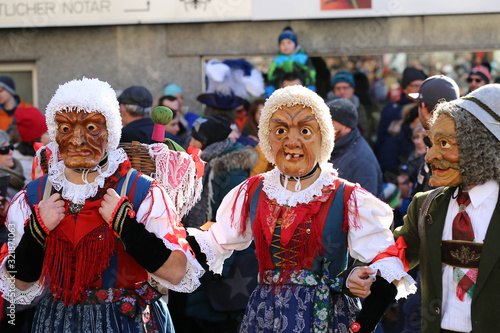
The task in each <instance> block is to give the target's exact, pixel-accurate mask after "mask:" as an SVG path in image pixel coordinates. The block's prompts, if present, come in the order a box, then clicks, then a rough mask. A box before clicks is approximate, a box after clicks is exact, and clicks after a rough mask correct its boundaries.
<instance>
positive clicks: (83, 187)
mask: <svg viewBox="0 0 500 333" xmlns="http://www.w3.org/2000/svg"><path fill="white" fill-rule="evenodd" d="M45 114H46V120H47V128H48V133H49V136H50V138H51V140H52V142H51V143H50V144H49V146H48V147H47V149H48V150H50V151H51V157H50V163H49V166H50V168H49V170H48V174H47V175H45V176H43V177H41V178H38V179H36V180H34V181H32V182H30V183H29V184H28V185H27V187H26V188H25V189H23V190H22V191H20V192H19V193H18V194H17V195H16V196H15V197H14V199H13V200H12V202H11V206H10V210H9V212H8V215H7V221H6V224H7V226H8V229H9V231H10V233H11V234H12V236H13V238H12V239H11V242H10V244H9V255H8V256H7V257H6V258H5V259H4V260H3V262H2V265H1V268H0V291H1V292H2V293H3V297H4V298H5V299H6V300H8V301H10V302H11V303H15V304H30V303H31V302H33V300H34V299H35V298H37V296H40V295H42V294H43V292H44V291H46V292H45V295H44V296H43V297H42V298H41V300H40V302H39V303H38V305H37V310H36V314H35V319H34V323H33V328H32V331H33V332H44V333H45V332H171V331H173V325H172V322H171V319H170V316H169V314H168V310H167V307H166V305H165V304H164V303H163V301H162V300H160V297H161V294H160V293H159V292H158V291H157V290H156V289H155V288H152V287H151V285H150V284H149V283H148V281H149V278H150V274H151V275H152V276H153V278H154V280H155V281H156V282H157V283H158V284H159V285H161V286H163V287H166V288H169V289H172V290H176V291H180V292H191V291H193V290H194V289H196V287H197V286H198V285H199V277H200V276H201V275H202V274H203V269H202V268H201V266H200V265H199V263H198V262H197V261H196V259H195V258H194V256H193V254H192V251H191V249H190V247H189V245H188V243H187V242H186V240H185V231H184V229H183V227H182V225H181V223H180V218H179V215H178V213H177V209H176V207H175V206H174V203H173V202H172V200H171V198H170V197H169V195H168V194H167V192H166V191H165V189H164V187H163V186H162V185H161V184H160V183H159V182H158V181H156V180H153V179H152V178H150V177H149V176H146V175H143V174H141V173H139V172H137V171H136V170H134V169H133V168H131V163H130V161H129V159H128V157H127V154H126V153H125V151H124V150H123V149H122V148H118V143H119V141H120V133H121V127H122V126H121V118H120V112H119V106H118V101H117V99H116V94H115V92H114V90H113V89H112V88H111V87H110V85H109V84H108V83H106V82H103V81H100V80H98V79H87V78H83V79H82V80H73V81H70V82H67V83H65V84H63V85H61V86H60V87H59V89H58V90H57V91H56V93H55V94H54V96H53V97H52V99H51V101H50V103H49V104H48V106H47V109H46V113H45Z"/></svg>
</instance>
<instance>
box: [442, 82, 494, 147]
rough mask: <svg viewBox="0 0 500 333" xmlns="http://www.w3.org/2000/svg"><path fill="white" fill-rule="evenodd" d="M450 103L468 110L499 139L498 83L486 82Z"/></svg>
mask: <svg viewBox="0 0 500 333" xmlns="http://www.w3.org/2000/svg"><path fill="white" fill-rule="evenodd" d="M450 103H452V104H455V105H458V106H460V107H461V108H464V109H465V110H467V111H469V112H470V113H471V114H472V115H473V116H474V117H476V118H477V119H478V120H479V121H480V122H481V123H483V125H484V126H485V127H486V128H487V129H488V130H489V131H490V132H491V133H492V134H493V135H494V136H495V137H496V138H497V139H498V140H499V141H500V84H497V83H492V84H486V85H484V86H482V87H480V88H478V89H476V90H474V91H473V92H471V93H469V94H468V95H466V96H463V97H461V98H458V99H456V100H454V101H451V102H450Z"/></svg>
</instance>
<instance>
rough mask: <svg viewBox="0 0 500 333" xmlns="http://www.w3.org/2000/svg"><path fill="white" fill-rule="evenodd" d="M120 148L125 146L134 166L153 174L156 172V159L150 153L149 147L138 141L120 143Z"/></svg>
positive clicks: (145, 172) (138, 169) (149, 174)
mask: <svg viewBox="0 0 500 333" xmlns="http://www.w3.org/2000/svg"><path fill="white" fill-rule="evenodd" d="M118 148H123V149H124V150H125V152H126V153H127V155H128V158H129V160H130V163H131V164H132V168H134V169H136V170H137V171H140V172H142V173H143V174H145V175H148V176H151V175H152V174H154V173H155V172H156V165H155V162H154V160H153V159H152V158H151V156H150V155H149V150H148V148H147V147H145V146H143V145H141V143H140V142H138V141H133V142H125V143H120V144H119V145H118Z"/></svg>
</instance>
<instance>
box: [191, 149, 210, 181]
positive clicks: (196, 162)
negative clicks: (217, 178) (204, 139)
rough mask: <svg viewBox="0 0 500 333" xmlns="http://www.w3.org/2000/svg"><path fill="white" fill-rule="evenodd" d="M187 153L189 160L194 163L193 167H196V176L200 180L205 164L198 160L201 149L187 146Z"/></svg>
mask: <svg viewBox="0 0 500 333" xmlns="http://www.w3.org/2000/svg"><path fill="white" fill-rule="evenodd" d="M187 153H188V154H189V155H191V158H192V159H193V161H194V165H195V166H196V176H197V177H198V179H200V178H201V177H203V174H204V173H205V164H206V163H207V162H205V161H203V160H202V159H201V158H200V156H201V149H199V148H195V147H193V146H189V147H188V150H187Z"/></svg>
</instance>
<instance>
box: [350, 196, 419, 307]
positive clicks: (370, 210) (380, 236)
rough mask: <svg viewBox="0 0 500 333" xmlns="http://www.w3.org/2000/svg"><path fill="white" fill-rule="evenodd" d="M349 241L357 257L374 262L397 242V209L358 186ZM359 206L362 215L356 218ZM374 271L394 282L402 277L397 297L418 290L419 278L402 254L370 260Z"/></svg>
mask: <svg viewBox="0 0 500 333" xmlns="http://www.w3.org/2000/svg"><path fill="white" fill-rule="evenodd" d="M349 202H350V204H349V232H348V237H347V239H348V244H349V249H350V254H351V256H352V257H353V258H354V259H358V260H360V261H362V262H365V263H371V262H372V261H373V259H375V257H376V256H377V255H379V254H380V253H383V252H386V250H387V248H388V247H389V246H391V245H395V242H394V237H393V235H392V232H391V230H390V229H389V228H390V226H391V224H392V220H393V213H392V209H391V207H389V205H387V204H386V203H384V202H382V201H381V200H379V199H378V198H376V197H375V196H373V195H372V194H371V193H369V192H367V191H366V190H364V189H361V188H358V187H357V188H356V189H355V190H354V191H353V193H352V194H351V200H350V201H349ZM356 208H357V212H358V214H359V219H356ZM370 267H371V268H372V269H373V270H374V271H379V272H380V275H381V276H382V277H383V278H384V279H385V280H387V281H388V282H392V281H394V280H396V281H399V280H401V281H400V282H399V284H398V294H397V296H396V299H399V298H401V297H406V296H408V295H409V294H412V293H414V292H415V291H416V287H415V281H414V280H413V278H412V277H411V276H410V275H408V274H407V273H406V272H405V271H404V265H403V263H402V262H401V260H400V259H399V258H398V257H386V258H383V259H380V260H377V261H376V262H374V263H372V264H370Z"/></svg>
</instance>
